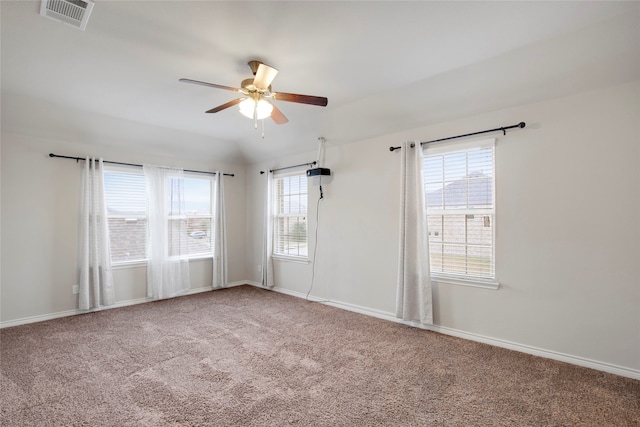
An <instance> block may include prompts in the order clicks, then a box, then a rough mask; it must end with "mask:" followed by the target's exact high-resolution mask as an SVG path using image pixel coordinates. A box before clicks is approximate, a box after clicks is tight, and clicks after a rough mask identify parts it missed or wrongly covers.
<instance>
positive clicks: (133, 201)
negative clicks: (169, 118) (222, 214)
mask: <svg viewBox="0 0 640 427" xmlns="http://www.w3.org/2000/svg"><path fill="white" fill-rule="evenodd" d="M104 179H105V199H106V204H107V220H108V223H109V235H110V243H111V260H112V263H113V264H114V265H118V264H121V265H122V264H127V263H136V262H143V261H145V260H146V259H147V255H146V247H147V232H148V231H147V215H148V212H147V189H146V183H145V177H144V174H143V172H142V169H138V168H123V167H117V166H115V167H114V166H105V171H104ZM213 179H216V177H215V176H213V175H211V176H209V175H203V176H197V177H195V176H185V178H184V180H183V181H184V182H183V190H184V191H183V193H181V196H180V197H181V199H182V200H183V201H184V211H183V214H182V215H173V214H170V216H169V217H168V218H167V221H169V224H170V225H171V227H169V233H170V235H169V236H167V238H166V239H164V240H165V241H166V242H167V246H168V247H167V251H168V254H169V256H172V255H176V254H178V253H180V251H178V248H176V247H175V245H176V242H184V241H186V245H187V248H186V253H187V255H188V256H189V258H206V257H211V256H213V247H214V245H213V239H214V237H215V230H214V228H213V227H212V224H213V208H214V207H213V202H212V200H214V199H213V197H212V196H213V195H212V189H213V185H212V180H213ZM170 181H173V180H170ZM175 184H176V183H175V182H167V185H169V186H172V185H175ZM168 194H171V192H168ZM166 203H168V204H169V205H171V203H172V202H171V200H167V201H166ZM171 207H172V208H173V207H174V206H171ZM171 211H172V212H178V211H177V209H171ZM180 234H182V235H186V239H179V238H178V237H179V236H180ZM182 253H185V250H182Z"/></svg>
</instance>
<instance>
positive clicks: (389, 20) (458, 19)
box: [0, 0, 640, 163]
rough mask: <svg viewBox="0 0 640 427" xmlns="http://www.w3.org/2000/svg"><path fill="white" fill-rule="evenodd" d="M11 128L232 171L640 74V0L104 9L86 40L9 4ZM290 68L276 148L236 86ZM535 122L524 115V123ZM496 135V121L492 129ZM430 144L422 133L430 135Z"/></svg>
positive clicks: (6, 68)
mask: <svg viewBox="0 0 640 427" xmlns="http://www.w3.org/2000/svg"><path fill="white" fill-rule="evenodd" d="M0 3H1V4H0V8H1V9H0V12H1V18H2V21H1V24H2V26H1V36H2V46H1V47H2V49H1V55H2V57H1V61H2V62H1V71H2V86H1V89H2V92H1V96H2V128H3V131H14V132H29V133H34V134H45V135H50V136H55V137H58V138H62V139H73V140H79V141H87V142H92V143H96V144H108V143H113V144H120V145H129V146H131V145H132V144H134V145H137V146H138V148H142V149H153V150H157V151H158V152H167V153H169V152H174V153H175V152H179V153H181V154H182V155H190V156H193V157H200V158H207V159H210V160H211V161H218V162H227V163H253V162H257V161H261V160H265V159H269V158H275V157H278V156H281V155H283V154H288V153H295V152H302V151H310V150H313V149H314V147H316V143H317V138H318V137H320V136H323V137H325V138H326V139H327V143H328V144H331V143H335V144H339V143H344V142H349V141H353V140H361V139H364V138H368V137H371V136H376V135H383V134H386V133H391V132H396V131H399V130H405V129H412V128H416V127H419V126H424V125H428V124H432V123H436V122H441V121H444V120H450V119H454V118H458V117H463V116H465V115H469V114H475V113H479V112H483V111H489V110H495V109H499V108H505V107H509V106H513V105H519V104H522V103H526V102H533V101H537V100H542V99H545V98H549V97H556V96H563V95H568V94H571V93H574V92H578V91H583V90H588V89H591V88H597V87H604V86H608V85H613V84H618V83H623V82H626V81H630V80H635V79H638V78H639V77H640V32H639V28H638V27H639V22H640V7H639V6H640V3H639V2H612V1H607V2H591V1H588V2H577V1H576V2H516V1H513V2H482V1H475V2H427V1H425V2H420V1H412V2H398V1H393V2H382V1H376V2H365V1H360V2H340V1H331V2H325V1H305V2H265V1H260V2H242V1H234V2H217V1H215V2H214V1H208V2H207V1H193V2H191V1H159V2H153V1H105V0H102V1H101V0H97V1H96V5H95V7H94V10H93V13H92V15H91V17H90V19H89V23H88V25H87V29H86V31H84V32H83V31H80V30H77V29H75V28H71V27H69V26H66V25H62V24H59V23H57V22H55V21H53V20H50V19H47V18H44V17H41V16H40V15H39V14H38V11H39V7H40V2H39V1H18V2H11V1H2V2H0ZM252 59H258V60H262V61H263V62H265V63H267V64H269V65H271V66H273V67H275V68H277V69H279V71H280V72H279V74H278V75H277V77H276V78H275V80H274V82H273V89H274V91H276V92H277V91H282V92H290V93H301V94H307V95H318V96H326V97H327V98H328V99H329V105H328V106H327V107H326V108H322V107H316V106H308V105H302V104H294V103H287V102H279V103H278V107H279V108H280V109H281V110H282V111H283V113H284V114H285V115H286V116H287V117H288V118H289V120H290V122H289V123H287V124H285V125H281V126H277V125H275V124H274V123H273V122H272V121H270V120H268V121H265V134H266V136H265V139H261V137H260V133H261V132H260V129H258V130H256V129H254V128H253V122H252V121H251V120H250V119H247V118H245V117H243V116H241V115H240V114H239V113H238V112H237V111H235V108H230V109H228V110H224V111H222V112H220V113H217V114H204V111H206V110H208V109H210V108H212V107H215V106H217V105H220V104H223V103H225V102H227V101H230V100H232V99H234V98H236V97H237V96H236V94H234V93H233V92H229V91H224V90H217V89H211V88H207V87H203V86H196V85H189V84H185V83H179V82H178V79H179V78H181V77H185V78H191V79H195V80H203V81H207V82H212V83H217V84H221V85H226V86H235V87H238V86H239V85H240V81H241V80H243V79H245V78H249V77H251V71H250V70H249V67H248V66H247V62H248V61H249V60H252ZM525 119H526V118H523V120H525ZM490 125H493V124H490ZM418 137H420V136H418Z"/></svg>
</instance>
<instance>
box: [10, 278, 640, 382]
mask: <svg viewBox="0 0 640 427" xmlns="http://www.w3.org/2000/svg"><path fill="white" fill-rule="evenodd" d="M241 285H251V286H255V287H258V288H261V289H268V290H272V291H274V292H279V293H282V294H286V295H291V296H294V297H297V298H305V297H306V295H305V294H304V293H301V292H297V291H292V290H289V289H284V288H280V287H277V286H276V287H273V288H267V287H264V286H262V284H261V283H260V282H254V281H251V280H240V281H237V282H231V283H229V284H227V286H225V288H231V287H234V286H241ZM211 290H213V289H211V288H209V287H206V288H196V289H190V290H189V291H188V292H186V293H185V294H184V295H192V294H197V293H201V292H208V291H211ZM308 299H309V301H314V302H319V303H322V304H326V305H329V306H332V307H336V308H340V309H343V310H348V311H353V312H355V313H360V314H364V315H367V316H372V317H376V318H379V319H383V320H388V321H390V322H396V323H401V324H404V325H407V326H414V327H415V326H418V325H416V324H415V323H412V322H406V321H403V320H401V319H398V318H396V317H395V314H394V313H390V312H386V311H381V310H374V309H371V308H368V307H362V306H359V305H354V304H349V303H345V302H340V301H331V300H323V299H320V298H317V297H314V296H309V297H308ZM150 301H153V300H152V299H151V298H146V297H145V298H137V299H132V300H126V301H120V302H117V303H115V304H114V305H111V306H109V307H104V308H100V309H94V310H88V311H86V310H66V311H60V312H57V313H50V314H44V315H38V316H30V317H24V318H21V319H15V320H9V321H6V322H0V329H2V328H8V327H11V326H19V325H25V324H28V323H36V322H43V321H45V320H52V319H58V318H60V317H67V316H75V315H78V314H84V313H90V312H95V311H101V310H109V309H112V308H120V307H127V306H130V305H136V304H143V303H146V302H150ZM421 327H422V328H423V329H428V330H431V331H434V332H438V333H441V334H445V335H451V336H454V337H458V338H463V339H467V340H471V341H476V342H481V343H484V344H489V345H494V346H496V347H502V348H506V349H509V350H514V351H519V352H521V353H527V354H531V355H534V356H540V357H544V358H547V359H553V360H558V361H560V362H566V363H571V364H573V365H578V366H583V367H586V368H591V369H595V370H598V371H603V372H608V373H611V374H615V375H620V376H623V377H628V378H633V379H636V380H640V370H637V369H631V368H626V367H624V366H618V365H613V364H610V363H606V362H600V361H597V360H592V359H587V358H583V357H579V356H573V355H570V354H565V353H560V352H556V351H552V350H546V349H543V348H538V347H533V346H529V345H525V344H519V343H515V342H512V341H507V340H502V339H498V338H492V337H487V336H484V335H479V334H474V333H472V332H465V331H461V330H458V329H454V328H448V327H446V326H439V325H429V326H426V327H425V326H421Z"/></svg>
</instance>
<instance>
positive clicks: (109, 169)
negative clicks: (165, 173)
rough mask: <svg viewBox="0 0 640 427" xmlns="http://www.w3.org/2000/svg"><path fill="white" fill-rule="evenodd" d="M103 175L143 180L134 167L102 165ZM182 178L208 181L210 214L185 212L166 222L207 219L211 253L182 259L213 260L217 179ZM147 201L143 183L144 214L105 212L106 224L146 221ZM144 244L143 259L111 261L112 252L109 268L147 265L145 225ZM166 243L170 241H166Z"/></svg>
mask: <svg viewBox="0 0 640 427" xmlns="http://www.w3.org/2000/svg"><path fill="white" fill-rule="evenodd" d="M104 173H105V174H107V173H115V174H118V173H119V174H127V175H139V176H142V177H143V179H144V172H143V171H142V169H141V168H138V167H136V166H133V167H131V166H122V165H104ZM183 178H185V179H201V180H208V181H209V182H210V184H209V198H210V213H209V214H189V213H187V212H185V214H184V215H171V214H169V215H168V216H167V218H166V220H167V221H170V220H179V219H181V218H184V219H185V220H186V221H187V223H188V221H189V219H191V218H208V219H210V221H211V226H210V234H211V235H210V236H209V237H210V246H211V251H210V252H209V253H202V252H200V253H197V254H189V255H187V256H185V257H184V258H185V259H187V260H189V261H195V260H203V259H214V258H215V256H216V254H215V235H216V230H215V211H216V206H215V185H214V184H215V182H214V180H215V179H217V178H218V177H217V176H216V175H208V174H198V173H189V172H184V173H183ZM169 179H173V178H169ZM106 196H107V188H106V185H105V199H106ZM147 205H148V200H147V194H146V182H145V212H144V214H136V215H128V214H126V215H123V214H116V215H110V214H109V213H108V212H107V216H106V218H107V222H108V221H109V219H111V218H118V219H129V218H132V219H133V218H135V219H136V220H145V221H148V218H149V212H148V207H147ZM144 238H145V242H144V247H145V255H144V257H143V258H140V259H134V260H124V261H113V252H112V253H111V255H112V261H111V267H112V268H113V269H121V268H129V267H139V266H144V265H146V264H147V262H148V258H147V253H146V247H147V240H148V238H149V236H148V224H147V228H146V231H145V237H144ZM109 239H110V240H111V228H110V229H109ZM166 240H167V242H168V241H169V240H170V239H168V238H167V239H166ZM111 247H112V248H113V245H111ZM165 250H166V251H167V253H168V251H169V247H168V246H167V247H166V248H165ZM170 258H172V259H173V258H176V259H177V258H179V257H178V256H176V257H170Z"/></svg>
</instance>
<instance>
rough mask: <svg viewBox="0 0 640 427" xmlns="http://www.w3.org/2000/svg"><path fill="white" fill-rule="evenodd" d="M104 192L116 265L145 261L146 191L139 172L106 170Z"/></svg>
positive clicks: (142, 177) (112, 259)
mask: <svg viewBox="0 0 640 427" xmlns="http://www.w3.org/2000/svg"><path fill="white" fill-rule="evenodd" d="M104 190H105V201H106V205H107V222H108V223H109V240H110V243H111V262H112V263H113V264H118V263H127V262H139V261H145V260H146V258H147V256H146V250H147V189H146V184H145V180H144V175H143V174H142V169H140V170H135V169H132V170H127V169H121V168H112V167H107V166H105V167H104Z"/></svg>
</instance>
